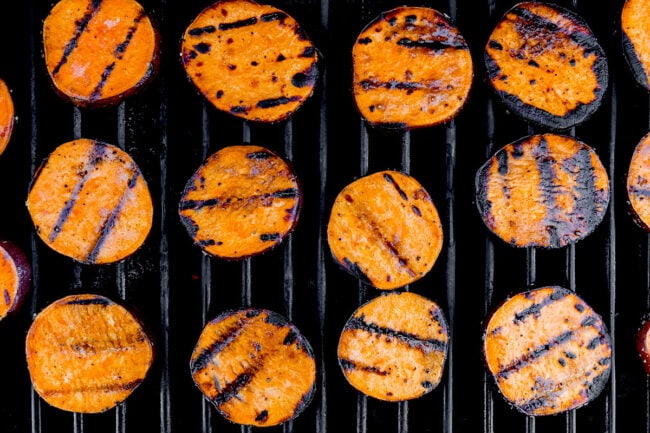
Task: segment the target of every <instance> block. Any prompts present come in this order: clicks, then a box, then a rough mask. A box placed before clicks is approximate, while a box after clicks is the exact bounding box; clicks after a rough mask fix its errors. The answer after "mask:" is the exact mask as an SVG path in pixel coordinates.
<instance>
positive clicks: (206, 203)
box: [179, 197, 222, 210]
mask: <svg viewBox="0 0 650 433" xmlns="http://www.w3.org/2000/svg"><path fill="white" fill-rule="evenodd" d="M221 200H222V199H220V198H218V197H217V198H210V199H207V200H183V201H182V202H181V204H180V206H179V208H180V210H188V209H192V210H199V209H201V208H204V207H212V206H217V205H218V204H219V203H221Z"/></svg>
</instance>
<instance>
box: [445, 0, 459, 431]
mask: <svg viewBox="0 0 650 433" xmlns="http://www.w3.org/2000/svg"><path fill="white" fill-rule="evenodd" d="M449 5H450V9H451V15H452V16H455V12H456V8H455V1H453V0H451V1H450V2H449ZM446 142H447V147H446V162H447V164H446V165H447V191H446V197H445V198H446V211H447V212H446V214H447V231H446V232H447V267H446V271H445V279H446V286H447V314H448V318H449V335H451V336H452V339H451V341H450V343H449V348H448V354H447V382H446V384H445V389H444V415H443V424H444V425H443V431H444V432H445V433H451V432H452V431H453V425H454V423H453V418H454V404H453V403H454V392H453V390H454V350H453V349H454V344H453V335H454V320H455V315H456V232H455V222H454V218H455V215H454V209H455V202H456V192H455V191H456V186H455V176H456V121H455V120H453V119H452V120H451V121H450V122H449V124H448V125H447V130H446Z"/></svg>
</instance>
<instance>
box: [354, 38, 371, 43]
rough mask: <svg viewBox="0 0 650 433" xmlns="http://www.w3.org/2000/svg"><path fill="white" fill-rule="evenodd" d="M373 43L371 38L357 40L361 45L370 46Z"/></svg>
mask: <svg viewBox="0 0 650 433" xmlns="http://www.w3.org/2000/svg"><path fill="white" fill-rule="evenodd" d="M371 42H372V39H371V38H361V39H359V40H357V43H358V44H361V45H368V44H369V43H371Z"/></svg>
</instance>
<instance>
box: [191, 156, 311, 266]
mask: <svg viewBox="0 0 650 433" xmlns="http://www.w3.org/2000/svg"><path fill="white" fill-rule="evenodd" d="M301 203H302V192H301V187H300V183H299V181H298V178H297V176H296V175H295V174H294V172H293V170H292V168H291V166H290V164H289V162H287V161H285V160H284V159H283V158H281V157H280V156H278V155H277V154H275V153H273V152H271V151H270V150H268V149H266V148H264V147H261V146H254V145H239V146H227V147H224V148H222V149H221V150H219V151H217V152H216V153H214V154H213V155H211V156H210V157H209V158H208V159H207V160H206V161H205V162H204V163H203V164H202V165H201V166H200V167H199V168H198V169H197V170H196V172H195V173H194V174H193V175H192V177H191V178H190V179H189V181H188V182H187V184H186V186H185V190H184V191H183V194H182V196H181V200H180V203H179V207H178V212H179V215H180V217H181V221H182V222H183V224H184V225H185V228H186V229H187V231H188V234H189V235H190V237H191V238H192V240H193V241H194V243H195V244H196V245H197V246H199V247H201V248H202V249H203V251H205V252H207V253H209V254H211V255H213V256H217V257H221V258H224V259H232V260H235V259H243V258H246V257H250V256H253V255H257V254H261V253H263V252H265V251H267V250H270V249H271V248H273V247H275V246H277V245H278V244H280V243H281V242H282V240H283V239H284V238H285V237H286V236H287V235H288V234H289V233H290V232H291V231H292V230H293V228H294V227H295V225H296V224H297V222H298V216H299V214H300V207H301Z"/></svg>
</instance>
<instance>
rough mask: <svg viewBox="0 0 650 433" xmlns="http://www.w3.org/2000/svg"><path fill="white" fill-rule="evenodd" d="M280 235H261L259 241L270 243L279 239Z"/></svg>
mask: <svg viewBox="0 0 650 433" xmlns="http://www.w3.org/2000/svg"><path fill="white" fill-rule="evenodd" d="M280 237H281V236H280V233H262V234H261V235H260V240H261V241H262V242H271V241H276V240H278V239H280Z"/></svg>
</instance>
